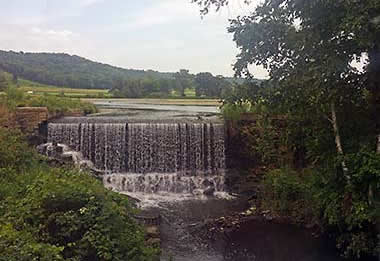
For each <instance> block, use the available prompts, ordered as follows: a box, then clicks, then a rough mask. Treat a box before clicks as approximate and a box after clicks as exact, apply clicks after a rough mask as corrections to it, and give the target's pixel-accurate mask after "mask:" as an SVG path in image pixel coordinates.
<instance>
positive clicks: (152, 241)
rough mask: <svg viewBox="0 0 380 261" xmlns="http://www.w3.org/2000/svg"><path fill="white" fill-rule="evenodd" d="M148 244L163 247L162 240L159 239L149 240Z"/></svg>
mask: <svg viewBox="0 0 380 261" xmlns="http://www.w3.org/2000/svg"><path fill="white" fill-rule="evenodd" d="M146 243H147V244H148V245H150V246H160V245H161V239H159V238H149V239H148V240H147V241H146Z"/></svg>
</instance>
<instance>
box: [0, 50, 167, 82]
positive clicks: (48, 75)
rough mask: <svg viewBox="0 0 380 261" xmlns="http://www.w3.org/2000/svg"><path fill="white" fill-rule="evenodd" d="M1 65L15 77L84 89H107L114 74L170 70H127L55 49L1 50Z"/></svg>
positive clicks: (126, 75)
mask: <svg viewBox="0 0 380 261" xmlns="http://www.w3.org/2000/svg"><path fill="white" fill-rule="evenodd" d="M0 68H2V69H3V70H4V71H7V72H9V73H12V74H13V75H14V76H16V77H18V78H19V77H21V78H24V79H28V80H32V81H35V82H39V83H43V84H48V85H55V86H62V87H71V88H84V89H110V87H111V86H112V82H113V80H114V79H116V78H120V77H122V78H128V79H141V78H144V77H146V76H149V77H153V78H156V79H160V78H169V77H171V75H170V74H169V73H159V72H155V71H151V70H149V71H143V70H126V69H121V68H118V67H113V66H110V65H106V64H101V63H96V62H92V61H90V60H87V59H84V58H82V57H79V56H75V55H73V56H71V55H68V54H58V53H24V52H20V53H17V52H12V51H9V52H5V51H0Z"/></svg>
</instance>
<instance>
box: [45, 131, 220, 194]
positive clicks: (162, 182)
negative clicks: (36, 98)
mask: <svg viewBox="0 0 380 261" xmlns="http://www.w3.org/2000/svg"><path fill="white" fill-rule="evenodd" d="M48 141H49V142H56V143H62V144H66V145H68V146H69V147H70V148H72V149H73V150H75V151H78V152H81V153H82V154H83V157H84V158H85V159H87V160H90V161H92V162H93V163H94V165H95V167H96V168H97V169H100V170H103V171H104V172H105V173H106V175H105V177H104V183H105V185H106V186H109V187H112V188H114V189H115V190H117V191H122V192H123V191H129V192H146V193H155V192H159V191H166V192H174V193H192V192H193V191H194V190H196V189H206V188H208V187H212V188H213V189H215V191H222V190H223V184H224V176H223V174H224V170H225V145H224V125H223V124H213V123H50V124H49V126H48Z"/></svg>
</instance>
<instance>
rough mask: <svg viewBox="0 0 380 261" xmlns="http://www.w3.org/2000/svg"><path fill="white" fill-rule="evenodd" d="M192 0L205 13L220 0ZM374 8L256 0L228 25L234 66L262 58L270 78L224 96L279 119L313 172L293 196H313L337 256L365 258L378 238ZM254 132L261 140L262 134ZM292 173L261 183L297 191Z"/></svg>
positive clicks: (378, 31) (366, 3)
mask: <svg viewBox="0 0 380 261" xmlns="http://www.w3.org/2000/svg"><path fill="white" fill-rule="evenodd" d="M193 2H196V3H198V4H199V5H200V6H201V7H202V10H203V13H207V11H208V10H209V8H211V6H216V8H217V9H218V8H220V7H222V6H225V5H227V4H228V2H229V1H228V0H193ZM247 2H248V1H247ZM379 13H380V2H379V1H378V0H363V1H344V0H343V1H333V0H327V1H325V0H313V1H310V0H278V1H272V0H264V1H262V2H261V3H260V4H259V5H258V6H257V8H256V9H255V10H253V11H252V12H251V13H250V14H249V15H247V16H242V17H238V18H236V19H233V20H231V24H230V27H229V32H231V33H233V34H234V41H235V42H236V44H237V46H238V48H239V50H240V53H239V54H238V57H237V62H236V63H235V64H234V69H235V72H236V74H237V75H244V76H247V77H248V78H249V77H251V72H250V66H251V65H252V64H255V65H262V66H263V67H264V68H266V69H267V70H268V71H269V74H270V79H269V80H268V81H267V82H266V83H264V84H261V85H260V86H258V85H254V84H253V85H251V86H249V88H242V90H241V91H242V92H237V91H234V92H232V93H230V94H229V95H228V97H227V99H226V103H228V104H234V105H236V104H238V105H240V104H242V103H245V102H247V101H248V102H249V103H250V104H253V105H257V104H260V105H264V107H265V108H267V109H268V111H267V114H268V115H269V118H273V117H276V115H278V114H281V115H284V116H285V117H286V125H284V126H282V131H280V132H279V134H280V136H282V137H283V140H284V141H286V143H287V144H288V145H290V148H291V149H292V151H293V153H294V154H295V155H298V156H297V157H298V158H301V159H302V160H301V161H302V164H300V165H298V167H303V168H305V167H308V168H313V169H315V170H316V174H313V175H312V177H314V178H312V179H311V180H312V181H313V182H311V183H307V182H306V181H305V182H306V184H309V185H308V186H309V187H310V190H309V191H310V193H308V194H307V195H309V197H307V195H305V194H304V193H298V194H297V195H296V196H297V201H298V200H302V199H303V198H312V199H313V198H314V200H313V201H312V202H314V204H315V205H316V206H317V210H318V211H317V212H314V213H318V212H319V213H320V215H317V214H315V215H316V217H317V218H319V219H320V220H321V223H322V224H323V226H324V228H326V229H328V230H329V231H334V232H336V238H337V242H338V247H340V249H341V250H342V253H343V254H344V255H345V256H346V257H350V256H351V257H359V256H361V257H363V256H374V255H375V254H376V252H375V248H376V244H378V245H380V243H379V242H377V238H376V234H379V233H380V231H376V226H375V223H377V225H379V224H380V223H379V217H380V213H379V211H378V209H379V207H378V204H379V199H380V195H379V187H378V183H379V180H380V177H379V175H378V170H379V165H378V161H379V157H380V151H377V152H376V148H377V147H379V148H380V144H379V143H380V141H377V138H376V137H377V136H378V135H379V134H380V118H379V117H378V115H379V114H380V88H379V86H380V73H379V72H380V71H379V70H380V66H379V63H380V62H379V61H380V56H379V53H380V42H379V39H380V22H379ZM363 54H364V55H367V56H368V61H367V62H368V63H367V65H366V66H365V67H364V69H363V70H362V71H360V70H357V69H356V68H355V67H353V65H352V62H353V61H356V60H359V59H360V57H363V56H364V55H363ZM268 126H269V127H270V126H271V125H268ZM272 126H273V125H272ZM269 136H270V135H269ZM254 140H255V141H259V143H260V144H261V145H259V147H260V146H261V147H264V148H265V147H267V146H266V145H267V144H268V143H267V141H268V139H264V140H258V139H254ZM270 151H271V150H269V152H270ZM261 153H262V154H264V155H265V154H267V153H268V152H265V151H262V152H261ZM296 167H297V166H296ZM295 175H296V174H295V173H293V174H291V173H287V174H284V175H280V176H279V177H278V178H276V179H272V180H269V181H268V182H269V184H272V186H273V189H274V190H275V191H277V192H278V193H277V194H276V193H275V194H274V198H281V197H282V196H283V195H284V194H283V192H282V191H280V190H279V189H280V187H282V186H283V187H284V189H285V188H287V189H288V190H289V191H291V189H293V188H294V189H296V190H299V186H298V185H299V184H301V183H302V182H303V181H302V180H295V179H293V178H294V177H292V176H295ZM269 176H270V177H271V176H272V174H269ZM285 181H286V182H285ZM277 182H280V183H279V184H281V185H280V186H277V185H276V184H278V183H277ZM287 182H289V184H290V186H288V185H289V184H288V183H287ZM300 182H301V183H300ZM268 187H271V185H268ZM306 192H307V191H306ZM287 195H288V194H286V193H285V197H284V198H285V199H284V200H285V201H286V200H288V198H287ZM310 195H311V196H310ZM291 209H292V208H290V209H288V210H289V211H291ZM376 242H377V243H376Z"/></svg>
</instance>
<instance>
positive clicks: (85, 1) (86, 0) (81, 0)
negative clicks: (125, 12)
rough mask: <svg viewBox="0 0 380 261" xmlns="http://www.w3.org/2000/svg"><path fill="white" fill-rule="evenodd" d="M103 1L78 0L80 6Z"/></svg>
mask: <svg viewBox="0 0 380 261" xmlns="http://www.w3.org/2000/svg"><path fill="white" fill-rule="evenodd" d="M103 1H105V0H80V1H78V2H79V5H80V6H81V7H87V6H90V5H94V4H97V3H100V2H103Z"/></svg>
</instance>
